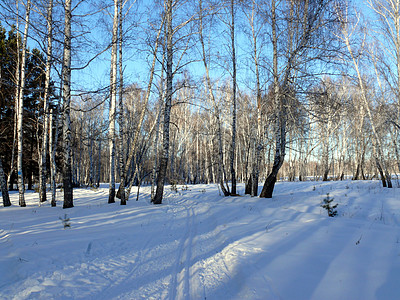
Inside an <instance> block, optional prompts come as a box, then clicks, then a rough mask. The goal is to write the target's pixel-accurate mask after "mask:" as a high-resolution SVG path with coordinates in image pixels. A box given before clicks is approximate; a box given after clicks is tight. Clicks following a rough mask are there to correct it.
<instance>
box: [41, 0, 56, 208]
mask: <svg viewBox="0 0 400 300" xmlns="http://www.w3.org/2000/svg"><path fill="white" fill-rule="evenodd" d="M52 15H53V0H49V2H48V6H47V16H46V21H47V51H46V55H47V58H46V69H45V89H44V96H43V138H42V149H41V153H40V162H39V170H40V175H39V198H40V200H39V201H40V202H44V201H46V182H47V173H48V172H47V169H48V168H47V163H46V161H47V159H46V158H47V153H48V147H49V89H50V79H51V78H50V75H51V67H52V60H53V59H52V55H53V54H52V52H53V48H52V42H53V24H52V23H53V18H52Z"/></svg>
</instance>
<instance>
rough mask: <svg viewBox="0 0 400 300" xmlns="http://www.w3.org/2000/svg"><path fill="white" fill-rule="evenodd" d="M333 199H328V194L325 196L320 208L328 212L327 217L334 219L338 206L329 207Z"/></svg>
mask: <svg viewBox="0 0 400 300" xmlns="http://www.w3.org/2000/svg"><path fill="white" fill-rule="evenodd" d="M332 201H333V198H331V197H329V193H327V194H326V198H324V200H323V204H321V207H322V208H325V209H326V210H327V211H328V216H330V217H335V216H336V215H337V210H336V209H335V208H336V207H337V206H338V205H339V204H338V203H336V204H335V205H331V203H332Z"/></svg>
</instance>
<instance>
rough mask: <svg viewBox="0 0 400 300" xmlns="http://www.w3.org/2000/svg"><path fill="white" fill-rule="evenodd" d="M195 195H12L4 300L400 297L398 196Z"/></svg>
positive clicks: (310, 190)
mask: <svg viewBox="0 0 400 300" xmlns="http://www.w3.org/2000/svg"><path fill="white" fill-rule="evenodd" d="M188 188H189V190H187V187H186V188H184V187H183V186H182V187H180V188H179V189H178V192H173V191H171V190H170V189H169V188H168V187H166V189H165V195H164V204H163V205H159V206H153V205H150V204H149V194H150V189H149V188H148V187H144V188H142V189H141V190H142V192H141V196H140V200H139V201H138V202H136V201H134V200H130V201H129V202H128V205H127V206H120V205H119V204H118V203H115V204H107V197H108V191H107V187H106V186H104V187H102V188H100V189H98V190H94V191H93V190H89V189H75V190H74V197H75V207H74V208H72V209H67V210H63V209H62V208H61V207H60V206H61V202H59V203H58V205H59V206H58V207H57V208H51V207H50V206H49V203H45V204H43V205H42V206H41V207H38V205H37V199H38V196H37V194H35V193H29V192H28V193H26V201H27V204H28V205H27V207H26V208H20V207H18V206H17V203H18V194H17V193H11V200H12V203H13V206H12V207H10V208H4V207H0V299H18V300H19V299H104V300H105V299H205V300H210V299H273V300H274V299H300V300H301V299H385V300H386V299H389V300H390V299H400V287H399V286H398V278H399V277H400V233H399V227H400V192H399V189H398V188H393V189H383V188H381V187H380V186H379V182H378V181H362V182H361V181H360V182H351V181H344V182H294V183H287V182H284V183H278V184H277V186H276V191H275V194H274V198H272V199H260V198H257V197H255V198H252V197H249V196H243V197H226V198H224V197H222V196H220V195H219V194H218V188H217V187H216V186H215V185H210V186H207V185H196V186H189V187H188ZM239 191H240V192H242V191H243V186H241V189H240V190H239ZM133 193H134V191H132V195H133ZM327 193H329V195H330V196H331V197H333V198H334V202H335V203H339V206H338V208H337V209H338V212H339V214H338V216H337V217H335V218H329V217H327V215H326V211H324V210H323V209H322V208H321V207H320V204H321V202H322V200H323V198H325V197H326V194H327ZM65 214H67V216H65ZM66 217H67V218H69V219H70V223H71V228H70V229H68V228H67V229H64V228H63V222H62V219H65V218H66Z"/></svg>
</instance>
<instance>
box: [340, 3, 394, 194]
mask: <svg viewBox="0 0 400 300" xmlns="http://www.w3.org/2000/svg"><path fill="white" fill-rule="evenodd" d="M345 8H346V9H345V10H340V11H339V10H338V16H339V18H340V21H341V31H340V36H339V37H340V39H341V40H342V41H343V43H344V44H345V46H346V49H347V51H348V54H349V57H350V63H351V64H352V66H353V68H354V71H355V74H356V76H357V81H358V84H359V87H360V92H361V100H362V103H363V105H364V108H365V111H366V113H367V116H368V119H369V121H370V126H371V130H372V135H373V149H374V158H375V163H376V167H377V169H378V170H379V172H380V173H381V177H382V178H381V179H382V185H383V186H384V187H386V183H387V187H389V188H391V187H392V182H391V178H390V174H389V171H388V167H387V165H386V162H385V158H384V151H383V145H382V140H381V137H380V135H379V133H378V130H377V127H376V124H375V119H374V117H373V115H372V109H371V106H370V101H369V100H368V93H367V89H366V86H365V82H364V80H363V77H362V74H361V66H360V57H359V56H357V55H356V54H355V53H354V50H353V43H352V38H353V37H354V34H355V32H356V29H357V26H358V22H359V17H360V16H359V14H358V13H357V12H356V16H355V17H356V19H355V23H352V22H351V20H350V18H349V14H348V6H346V7H345ZM385 181H386V182H385Z"/></svg>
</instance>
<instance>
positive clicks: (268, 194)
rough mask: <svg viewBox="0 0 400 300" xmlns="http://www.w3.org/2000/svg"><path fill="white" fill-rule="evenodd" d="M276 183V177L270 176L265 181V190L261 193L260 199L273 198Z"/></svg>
mask: <svg viewBox="0 0 400 300" xmlns="http://www.w3.org/2000/svg"><path fill="white" fill-rule="evenodd" d="M275 183H276V175H274V174H270V175H269V176H268V178H267V179H266V180H265V183H264V186H263V189H262V191H261V193H260V198H272V193H273V192H274V187H275Z"/></svg>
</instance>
